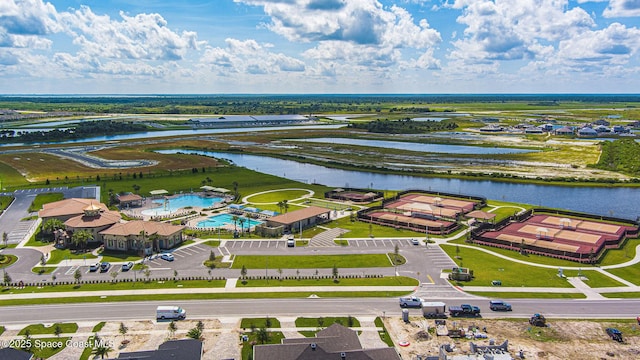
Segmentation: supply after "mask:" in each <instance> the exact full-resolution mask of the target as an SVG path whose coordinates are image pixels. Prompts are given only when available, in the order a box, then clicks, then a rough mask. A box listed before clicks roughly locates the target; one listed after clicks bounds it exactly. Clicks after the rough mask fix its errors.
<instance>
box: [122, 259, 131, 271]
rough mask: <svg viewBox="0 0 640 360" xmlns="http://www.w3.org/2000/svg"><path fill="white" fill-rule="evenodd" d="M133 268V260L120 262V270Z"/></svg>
mask: <svg viewBox="0 0 640 360" xmlns="http://www.w3.org/2000/svg"><path fill="white" fill-rule="evenodd" d="M132 268H133V262H131V261H129V262H128V263H125V264H122V271H129V270H131V269H132Z"/></svg>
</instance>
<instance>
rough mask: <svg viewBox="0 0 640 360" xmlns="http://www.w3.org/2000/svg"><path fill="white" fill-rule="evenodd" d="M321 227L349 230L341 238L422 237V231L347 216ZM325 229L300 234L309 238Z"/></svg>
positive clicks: (305, 231) (310, 230) (316, 228)
mask: <svg viewBox="0 0 640 360" xmlns="http://www.w3.org/2000/svg"><path fill="white" fill-rule="evenodd" d="M322 226H323V227H327V228H332V229H333V228H341V229H345V230H349V232H348V233H346V234H344V235H342V237H343V238H365V237H369V235H370V234H372V235H373V236H374V237H415V238H418V237H424V233H421V232H416V231H411V230H405V229H395V228H393V227H391V226H382V225H376V224H369V223H367V222H363V221H357V220H356V221H351V219H350V218H349V216H347V217H344V218H341V219H338V220H335V221H331V222H329V223H327V224H322ZM323 231H325V229H322V228H320V227H317V226H316V227H313V228H310V229H306V230H303V231H302V236H303V237H305V238H311V237H313V236H315V235H318V234H319V233H321V232H323Z"/></svg>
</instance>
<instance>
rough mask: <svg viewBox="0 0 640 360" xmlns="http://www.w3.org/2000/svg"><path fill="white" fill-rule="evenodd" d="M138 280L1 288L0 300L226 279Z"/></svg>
mask: <svg viewBox="0 0 640 360" xmlns="http://www.w3.org/2000/svg"><path fill="white" fill-rule="evenodd" d="M137 279H138V281H127V282H112V281H111V280H112V279H111V278H108V279H107V278H105V279H103V280H107V281H108V282H105V283H99V284H80V285H78V284H72V285H56V286H42V287H37V288H34V287H25V288H24V289H3V290H1V291H0V300H1V299H2V294H8V293H12V294H31V293H49V292H69V296H73V292H75V291H111V290H150V289H178V288H189V289H202V288H213V287H215V288H221V287H224V286H225V284H226V280H169V281H149V282H146V281H144V275H143V274H139V276H137Z"/></svg>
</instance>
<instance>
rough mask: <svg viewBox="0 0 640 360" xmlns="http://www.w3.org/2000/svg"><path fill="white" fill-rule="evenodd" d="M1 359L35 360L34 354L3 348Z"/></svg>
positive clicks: (0, 354) (0, 351) (0, 350)
mask: <svg viewBox="0 0 640 360" xmlns="http://www.w3.org/2000/svg"><path fill="white" fill-rule="evenodd" d="M0 359H2V360H31V359H33V354H31V353H28V352H26V351H22V350H18V349H14V348H10V347H7V348H3V349H0Z"/></svg>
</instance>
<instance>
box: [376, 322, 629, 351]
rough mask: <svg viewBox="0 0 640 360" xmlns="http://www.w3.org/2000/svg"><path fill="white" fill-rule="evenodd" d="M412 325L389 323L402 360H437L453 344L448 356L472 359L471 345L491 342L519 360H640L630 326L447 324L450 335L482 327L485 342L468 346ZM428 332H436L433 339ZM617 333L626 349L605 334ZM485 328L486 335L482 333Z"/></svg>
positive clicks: (424, 325)
mask: <svg viewBox="0 0 640 360" xmlns="http://www.w3.org/2000/svg"><path fill="white" fill-rule="evenodd" d="M410 320H411V321H410V322H409V323H405V322H404V321H402V319H395V318H387V319H386V321H385V325H386V327H387V331H388V332H389V334H390V335H391V336H392V338H393V339H394V340H395V341H396V344H399V343H400V342H403V341H406V342H409V345H408V346H406V347H402V346H397V347H396V349H398V351H399V352H400V354H401V355H402V359H417V356H418V355H420V356H422V357H423V358H424V355H431V356H435V355H437V354H438V349H439V346H440V345H444V344H451V345H452V347H453V349H454V351H453V352H451V353H449V354H448V355H450V356H452V355H460V354H469V353H470V352H469V349H470V343H471V342H474V343H475V344H477V345H489V342H490V340H493V342H494V343H495V344H496V345H500V344H502V343H504V341H505V340H508V341H509V343H508V349H509V353H510V354H511V355H512V356H513V357H514V358H515V359H518V358H520V357H519V356H520V350H522V353H523V355H524V358H525V359H559V360H560V359H562V360H566V359H580V360H588V359H597V360H600V359H639V358H640V326H638V324H637V323H635V320H634V322H628V321H627V322H625V321H619V322H618V321H602V322H600V321H587V320H584V321H581V320H554V319H550V320H549V321H547V327H534V326H531V325H529V322H528V320H527V319H505V320H486V319H455V320H454V319H448V320H446V325H447V327H448V328H449V329H453V328H454V324H455V328H458V329H459V328H463V329H465V330H468V329H469V327H477V328H479V329H480V331H479V332H480V333H482V334H486V336H487V338H486V339H476V340H468V339H466V338H459V339H454V338H450V337H448V336H437V335H436V334H435V331H434V328H435V322H434V320H427V319H424V318H411V319H410ZM427 326H428V327H429V328H431V329H432V330H431V331H428V336H427V335H426V334H425V329H427ZM608 327H614V328H617V329H619V330H620V331H621V332H622V333H623V340H624V342H623V343H619V342H617V341H614V340H612V339H610V338H609V336H608V335H607V333H606V331H605V329H606V328H608ZM483 328H486V331H482V330H483Z"/></svg>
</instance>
